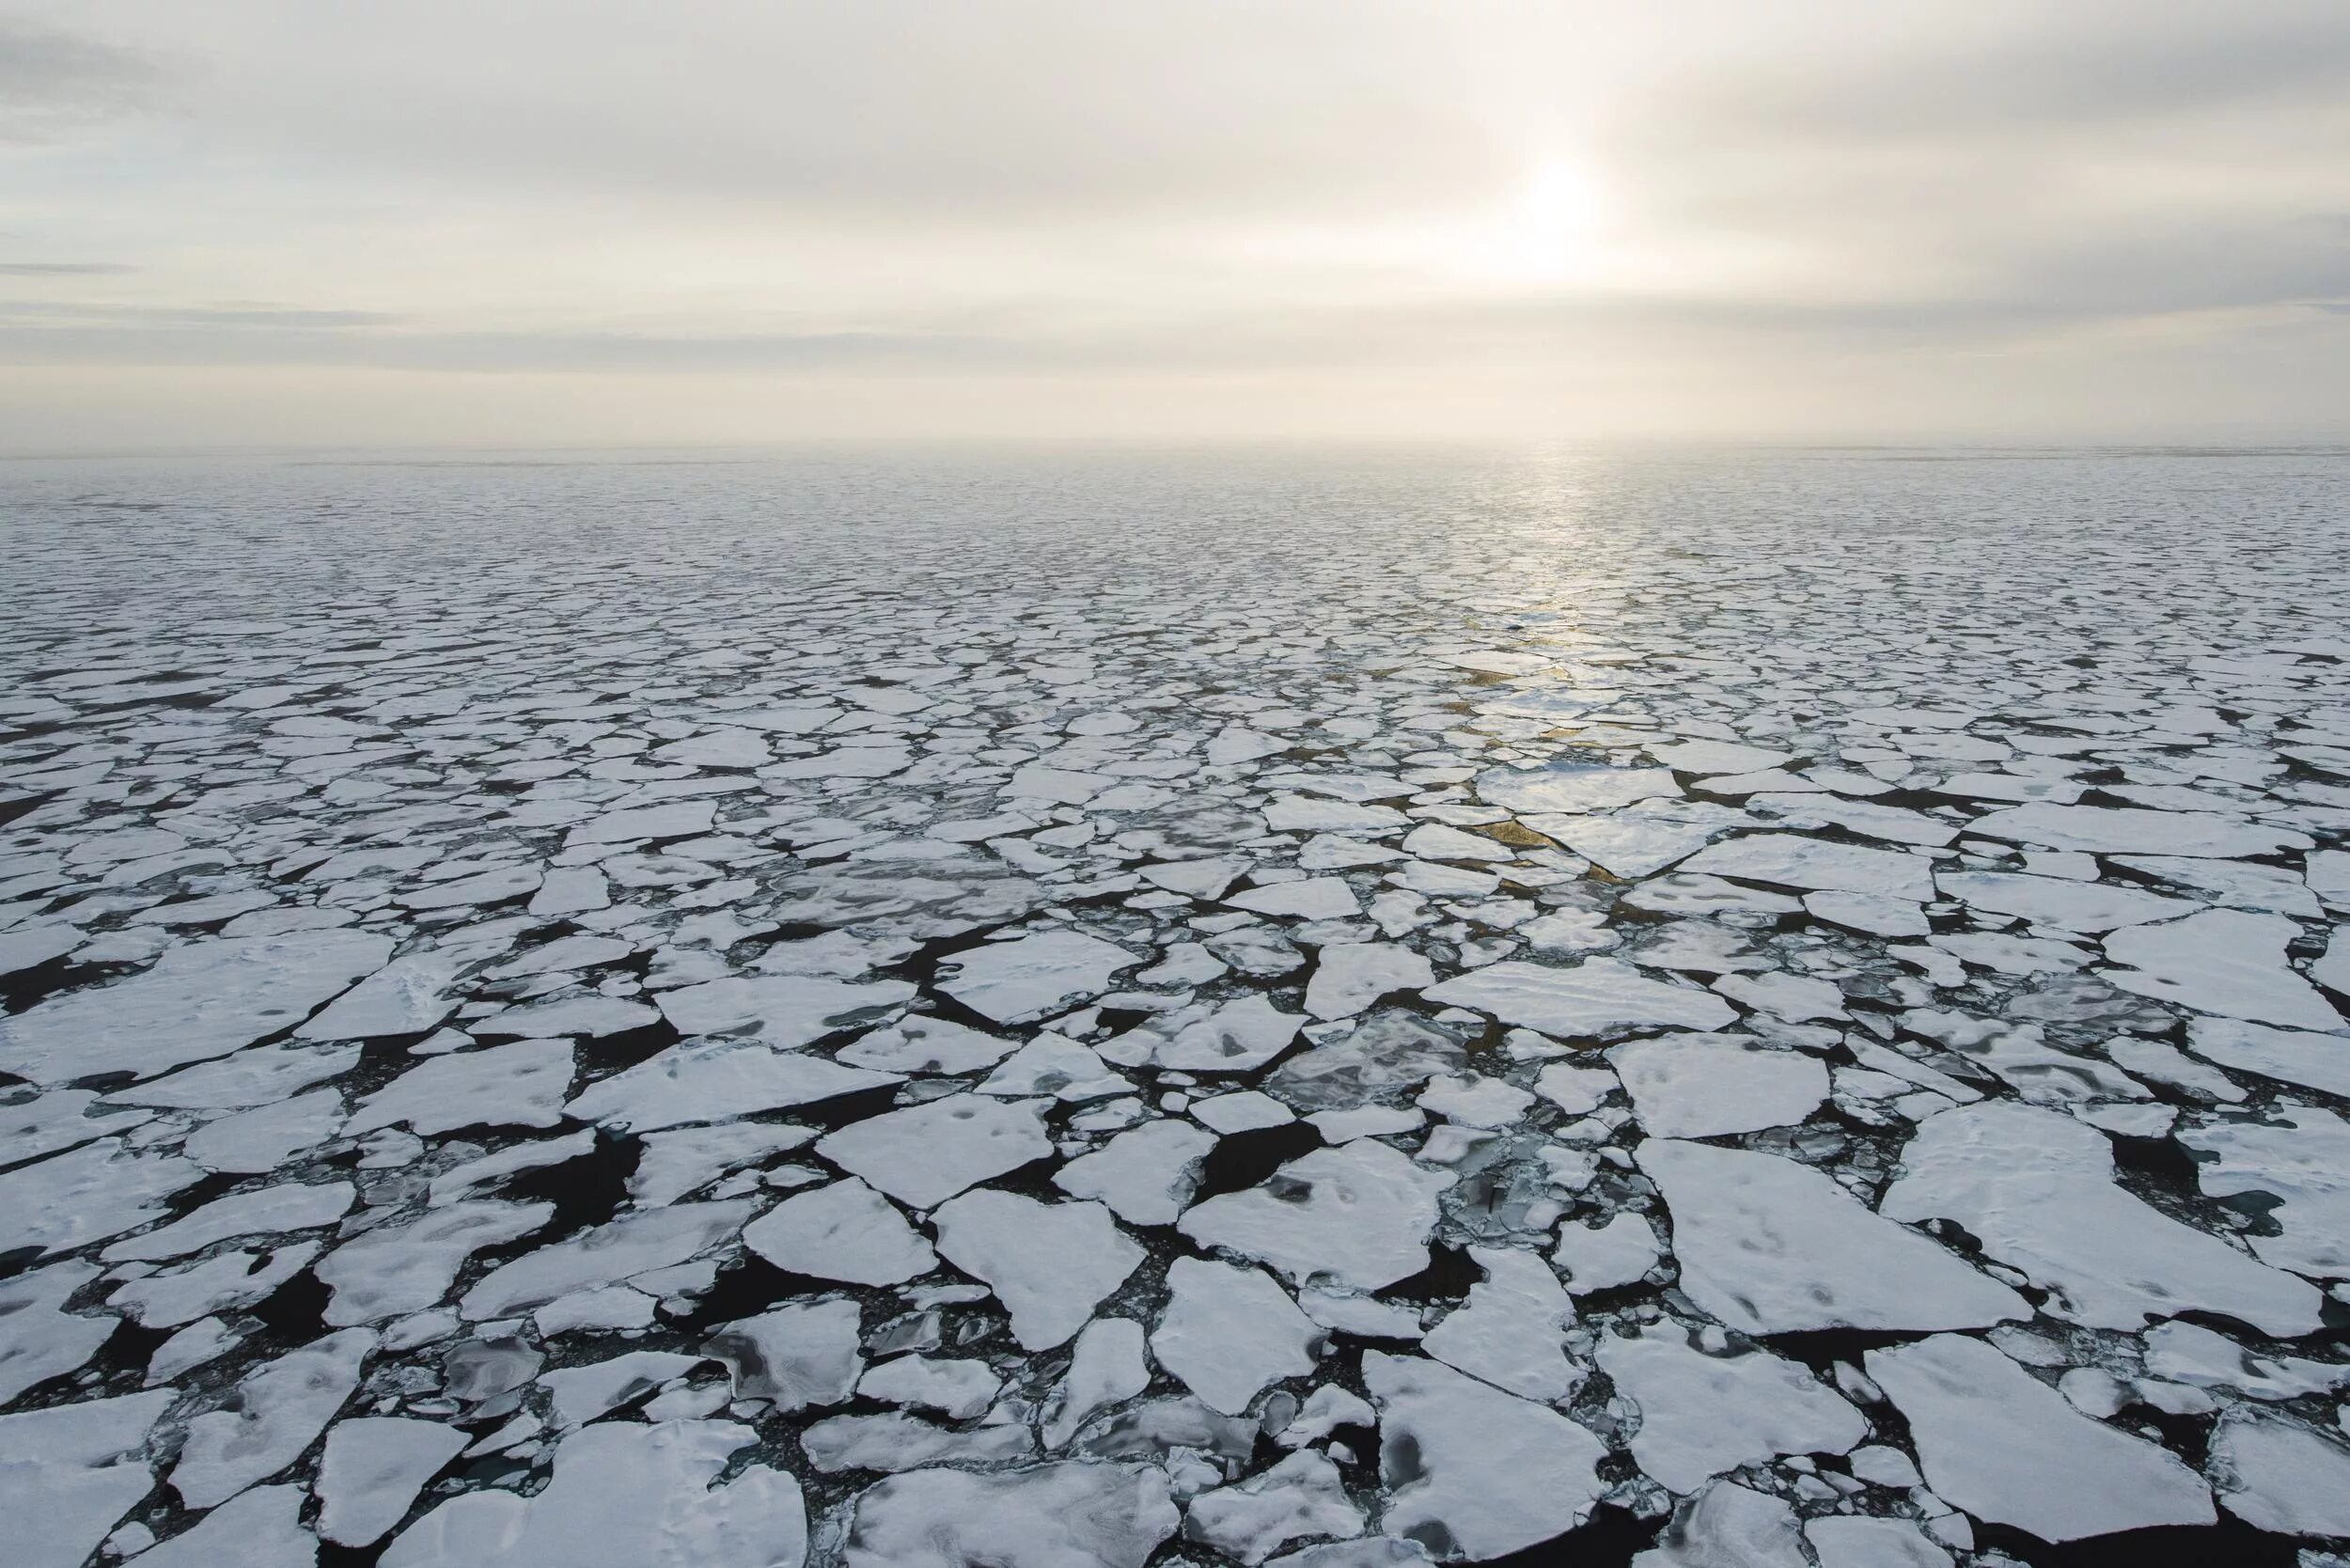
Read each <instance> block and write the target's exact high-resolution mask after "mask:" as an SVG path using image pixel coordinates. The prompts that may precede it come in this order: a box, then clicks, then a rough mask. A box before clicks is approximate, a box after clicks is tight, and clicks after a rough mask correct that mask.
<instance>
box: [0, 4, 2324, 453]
mask: <svg viewBox="0 0 2350 1568" xmlns="http://www.w3.org/2000/svg"><path fill="white" fill-rule="evenodd" d="M0 167H5V169H6V171H7V178H6V180H5V185H4V186H0V452H5V453H8V454H50V453H71V452H82V451H161V450H189V449H196V450H212V449H257V448H258V449H313V450H321V449H344V450H362V449H384V448H399V447H411V448H414V447H443V448H483V447H514V448H522V447H531V448H540V449H545V448H556V447H575V448H598V449H601V448H606V447H638V448H642V447H682V446H705V447H736V446H770V445H789V444H795V443H804V442H811V441H826V440H842V439H857V440H888V441H917V442H918V441H951V440H971V439H1006V438H1016V439H1021V440H1037V439H1043V440H1092V441H1126V442H1146V443H1158V442H1165V443H1173V444H1184V443H1199V442H1212V441H1221V440H1230V439H1234V438H1251V439H1262V440H1272V441H1309V442H1363V441H1389V442H1416V443H1430V444H1448V443H1455V442H1464V441H1470V442H1484V441H1502V442H1527V441H1563V442H1567V443H1570V444H1572V443H1629V444H1645V443H1667V444H1677V443H1693V444H1706V443H1727V444H1741V443H1753V444H1763V445H1775V446H1776V445H1792V446H1813V445H1846V444H1852V445H1896V446H1898V445H1911V444H1932V443H1955V444H1964V445H1991V446H2000V445H2016V446H2028V447H2029V446H2050V445H2056V446H2060V445H2065V444H2070V443H2080V442H2085V443H2095V444H2107V443H2111V444H2128V445H2152V446H2161V445H2174V444H2187V445H2200V444H2210V445H2223V446H2224V445H2254V446H2258V445H2267V444H2297V443H2311V442H2315V443H2328V442H2335V441H2341V440H2343V439H2345V438H2350V8H2343V7H2342V6H2340V5H2338V4H2318V3H2305V0H2264V3H2260V4H2254V5H2250V6H2246V7H2241V8H2232V9H2230V10H2228V11H2226V12H2224V13H2223V12H2219V11H2217V10H2207V9H2204V8H2197V9H2195V10H2193V11H2191V12H2190V11H2178V12H2176V13H2166V14H2152V13H2150V12H2149V11H2148V10H2147V9H2146V8H2139V7H2125V6H2123V5H2121V4H2119V3H2117V0H2091V3H2087V4H2082V5H2076V6H2073V7H2068V8H2063V9H2062V10H2061V11H2057V10H2053V9H2051V8H2045V7H2035V6H2027V5H2022V4H1997V5H1989V6H1967V7H1963V8H1962V7H1959V6H1956V5H1950V4H1936V5H1931V6H1926V7H1921V8H1904V9H1902V10H1899V11H1894V10H1889V9H1887V8H1882V7H1874V6H1868V5H1863V4H1859V3H1857V0H1823V3H1813V4H1805V5H1794V4H1778V3H1773V4H1751V5H1736V4H1731V3H1729V0H1701V3H1692V4H1685V5H1683V6H1678V7H1673V8H1658V9H1656V10H1653V11H1642V12H1638V13H1637V14H1626V13H1622V12H1620V11H1618V10H1616V9H1612V8H1600V7H1596V6H1588V5H1563V6H1546V7H1538V6H1532V5H1519V4H1497V5H1493V6H1488V7H1480V8H1473V9H1470V8H1435V7H1430V6H1426V5H1419V4H1406V3H1402V0H1370V3H1360V4H1344V5H1341V4H1337V3H1335V0H1302V3H1298V4H1293V5H1288V6H1283V7H1279V8H1256V7H1246V6H1241V5H1237V4H1230V3H1215V4H1202V5H1186V6H1183V7H1172V6H1165V5H1157V4H1136V5H1131V6H1122V7H1117V8H1096V7H1087V6H1080V5H1075V4H1071V3H1067V0H1021V3H1013V4H1003V5H996V6H990V7H984V8H960V7H949V6H942V5H936V4H930V3H924V0H901V3H898V4H865V5H841V4H834V3H830V0H826V3H822V4H811V5H802V6H796V7H792V8H788V9H775V8H762V7H757V6H753V5H750V4H748V3H747V0H684V3H681V4H679V5H677V6H673V7H669V8H665V9H664V10H663V11H662V12H660V13H659V14H658V15H655V14H653V13H650V12H645V11H640V10H639V9H637V8H630V7H624V6H619V5H613V4H608V3H597V4H586V5H579V4H574V5H570V6H560V7H558V6H554V5H551V4H545V3H543V0H515V3H509V4H505V5H501V6H497V7H494V8H466V7H462V6H458V5H456V4H453V3H450V0H415V3H413V4H410V5H406V6H402V7H400V8H397V10H386V11H384V12H381V13H370V12H349V11H345V10H339V9H327V8H316V7H305V6H297V5H292V4H290V3H288V0H219V3H217V4H214V5H211V6H207V7H204V8H186V7H174V6H168V5H164V4H161V3H159V0H84V3H83V4H79V5H76V6H72V7H66V6H63V5H59V4H54V3H50V4H38V5H26V4H23V3H21V0H0Z"/></svg>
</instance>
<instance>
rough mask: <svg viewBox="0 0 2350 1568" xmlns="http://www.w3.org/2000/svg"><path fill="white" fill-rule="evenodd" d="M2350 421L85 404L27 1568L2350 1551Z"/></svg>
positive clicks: (0, 1087) (2115, 1558)
mask: <svg viewBox="0 0 2350 1568" xmlns="http://www.w3.org/2000/svg"><path fill="white" fill-rule="evenodd" d="M2346 481H2350V460H2345V457H2344V455H2343V454H2338V453H2328V452H2284V453H2268V454H2257V455H2247V454H2215V453H2203V454H2197V453H2179V452H2166V453H2141V454H2127V453H2095V452H2061V453H1965V452H1860V453H1829V452H1814V453H1785V454H1751V455H1743V456H1717V457H1710V458H1704V457H1663V456H1651V457H1640V458H1597V457H1589V456H1584V457H1575V456H1561V457H1555V458H1548V459H1533V458H1528V459H1507V460H1505V459H1500V458H1474V457H1466V456H1452V457H1444V456H1426V457H1413V458H1404V457H1387V458H1379V459H1371V458H1347V457H1341V456H1324V457H1318V458H1308V457H1284V458H1275V457H1269V456H1264V455H1247V454H1223V455H1214V454H1199V453H1195V454H1187V455H1176V454H1167V455H1157V456H1152V455H1142V454H1126V455H1116V456H1113V455H1102V454H1097V455H1092V456H1058V457H1056V456H1049V455H1042V454H1037V455H1027V456H1004V455H996V456H986V455H979V454H964V455H951V454H929V455H924V454H914V453H901V454H884V453H874V454H871V455H869V456H862V457H840V456H834V457H829V458H818V457H797V458H790V459H768V460H760V461H715V460H696V459H680V460H677V461H665V462H646V463H637V462H629V463H617V462H568V461H564V460H561V459H559V458H557V459H541V460H533V461H524V462H514V463H500V462H464V463H293V462H280V463H251V462H247V463H226V462H221V463H203V462H188V463H177V464H145V465H141V464H130V463H114V464H106V463H56V464H44V463H15V464H10V465H8V467H7V469H6V470H5V471H0V530H5V532H4V533H0V550H4V552H5V560H6V563H7V564H6V567H5V579H6V586H7V590H8V591H7V593H6V594H5V596H0V971H5V974H4V975H0V984H4V985H5V988H6V1002H7V1009H8V1011H7V1013H6V1016H5V1017H4V1018H0V1519H5V1520H6V1521H7V1524H6V1531H7V1544H6V1547H5V1549H0V1557H5V1559H6V1560H7V1561H8V1563H9V1564H10V1565H11V1568H75V1565H77V1564H82V1563H84V1562H86V1561H97V1562H102V1563H111V1562H114V1561H118V1560H126V1559H127V1560H132V1561H134V1562H136V1563H139V1564H142V1565H148V1568H209V1565H214V1564H227V1563H234V1564H239V1565H243V1568H289V1565H295V1564H304V1565H307V1564H312V1563H319V1564H330V1565H331V1564H367V1563H381V1564H382V1565H383V1568H435V1565H439V1568H485V1565H499V1564H510V1565H514V1568H689V1565H691V1568H798V1565H800V1564H802V1563H813V1564H832V1563H841V1564H847V1565H849V1568H952V1565H956V1564H985V1565H988V1568H1088V1565H1092V1564H1107V1565H1110V1568H1141V1565H1142V1564H1145V1563H1152V1564H1167V1563H1179V1562H1180V1563H1190V1564H1202V1565H1205V1564H1211V1563H1227V1562H1237V1563H1244V1564H1252V1565H1253V1564H1258V1563H1268V1562H1269V1563H1279V1564H1285V1565H1289V1568H1389V1565H1402V1564H1411V1563H1418V1562H1423V1561H1427V1560H1437V1561H1493V1560H1510V1561H1515V1562H1520V1563H1527V1564H1560V1565H1567V1568H1582V1565H1587V1564H1588V1565H1609V1564H1623V1563H1636V1564H1638V1565H1640V1568H1782V1565H1783V1568H1797V1565H1803V1564H1810V1565H1816V1568H1947V1565H1951V1564H1958V1563H1967V1564H2007V1563H2013V1562H2022V1563H2030V1564H2087V1563H2092V1562H2093V1563H2131V1564H2155V1565H2160V1564H2170V1563H2190V1562H2191V1563H2198V1564H2206V1563H2209V1564H2217V1563H2225V1564H2229V1565H2232V1568H2233V1565H2247V1564H2250V1565H2258V1564H2294V1563H2296V1562H2297V1563H2299V1564H2302V1565H2317V1564H2339V1563H2342V1562H2344V1561H2345V1560H2350V1558H2346V1557H2345V1556H2344V1554H2345V1553H2350V1431H2345V1426H2346V1425H2350V1415H2345V1409H2346V1408H2350V1407H2345V1405H2344V1403H2343V1400H2344V1396H2345V1393H2346V1392H2350V1336H2346V1335H2345V1325H2350V1120H2345V1116H2346V1115H2350V1021H2345V1018H2344V1016H2343V1014H2342V1011H2340V1009H2341V1008H2342V1006H2343V1005H2346V1004H2350V847H2345V846H2350V581H2346V578H2345V571H2346V569H2350V548H2345V546H2346V545H2350V516H2346V515H2345V512H2346V511H2350V482H2346ZM2338 922H2341V923H2338Z"/></svg>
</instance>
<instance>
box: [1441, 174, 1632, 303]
mask: <svg viewBox="0 0 2350 1568" xmlns="http://www.w3.org/2000/svg"><path fill="white" fill-rule="evenodd" d="M1604 217H1605V196H1604V193H1603V192H1602V191H1601V189H1600V184H1599V181H1598V180H1597V179H1595V178H1594V177H1593V176H1592V174H1591V173H1590V170H1589V169H1587V168H1584V167H1583V166H1581V165H1577V164H1574V163H1570V162H1568V161H1567V160H1565V159H1552V160H1549V161H1548V162H1545V163H1543V165H1540V166H1538V167H1537V168H1536V169H1535V170H1534V172H1533V174H1532V175H1531V176H1530V177H1528V180H1527V182H1526V185H1525V187H1524V189H1523V190H1522V191H1521V192H1520V193H1519V196H1518V198H1517V200H1516V202H1515V203H1514V204H1513V205H1512V207H1511V208H1510V210H1509V211H1508V212H1506V213H1505V214H1503V215H1502V217H1501V218H1500V219H1499V220H1498V221H1497V222H1496V223H1495V224H1494V225H1493V226H1492V227H1489V228H1487V229H1485V230H1484V231H1483V232H1481V233H1479V234H1477V235H1476V236H1475V237H1474V241H1473V246H1472V251H1471V255H1472V258H1473V261H1474V270H1476V271H1478V272H1481V273H1485V274H1489V275H1492V276H1496V277H1501V278H1506V279H1510V280H1512V281H1516V282H1522V283H1563V282H1566V281H1568V280H1570V279H1572V278H1575V277H1577V276H1580V275H1582V274H1584V273H1586V272H1588V271H1589V270H1590V265H1591V262H1592V260H1593V258H1594V255H1595V253H1596V250H1597V244H1598V239H1599V233H1600V228H1601V226H1602V222H1603V219H1604Z"/></svg>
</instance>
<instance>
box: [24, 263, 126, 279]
mask: <svg viewBox="0 0 2350 1568" xmlns="http://www.w3.org/2000/svg"><path fill="white" fill-rule="evenodd" d="M137 270H138V269H137V268H135V267H132V266H129V265H126V264H125V263H123V262H120V261H0V277H100V276H104V275H108V274H115V273H128V272H136V271H137Z"/></svg>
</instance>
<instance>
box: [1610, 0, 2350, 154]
mask: <svg viewBox="0 0 2350 1568" xmlns="http://www.w3.org/2000/svg"><path fill="white" fill-rule="evenodd" d="M2345 92H2350V7H2344V6H2342V5H2340V4H2337V3H2335V0H2276V3H2272V4H2267V5H2264V6H2254V7H2244V6H2230V7H2210V8H2204V7H2182V8H2159V7H2148V6H2143V5H2138V4H2131V5H2129V6H2127V7H2125V8H2119V9H2117V8H2110V7H2101V6H2088V5H2084V6H2077V7H2069V8H2064V9H2060V10H2055V11H2051V12H2049V13H2048V15H2047V24H2046V25H2045V26H2040V27H2034V28H2031V29H2029V30H2028V31H2024V32H2019V33H2012V34H2008V35H2005V36H2000V37H1996V38H1991V39H1981V40H1977V41H1974V42H1972V43H1969V44H1966V45H1964V46H1957V47H1953V46H1949V45H1940V46H1935V45H1925V44H1912V45H1910V46H1908V47H1906V48H1897V49H1894V50H1891V51H1887V52H1885V53H1882V54H1875V55H1871V56H1869V57H1868V58H1867V59H1866V60H1865V61H1862V60H1857V59H1851V58H1844V57H1840V56H1838V55H1822V56H1818V57H1813V58H1809V59H1805V60H1802V61H1800V62H1798V63H1794V64H1790V63H1788V62H1784V61H1781V62H1769V63H1763V62H1750V63H1747V64H1746V65H1743V66H1742V67H1741V69H1739V70H1738V71H1736V72H1735V73H1726V74H1723V75H1718V76H1716V77H1714V78H1713V79H1711V80H1706V81H1700V82H1697V83H1684V84H1682V85H1681V86H1677V87H1676V88H1675V89H1673V90H1672V91H1671V92H1669V93H1668V94H1667V95H1665V97H1664V98H1663V99H1661V100H1660V101H1659V102H1658V103H1656V104H1655V105H1654V107H1655V108H1657V109H1658V110H1660V111H1661V110H1666V109H1671V108H1677V109H1678V110H1679V111H1680V112H1679V113H1661V112H1660V113H1657V114H1654V115H1653V116H1651V117H1650V118H1649V119H1648V121H1647V123H1648V126H1649V128H1650V129H1651V130H1652V131H1653V132H1654V133H1657V134H1658V135H1659V136H1660V137H1661V138H1663V139H1668V140H1672V139H1680V140H1696V139H1721V140H1734V139H1737V138H1741V137H1747V136H1752V135H1755V134H1762V135H1764V136H1770V137H1783V138H1789V139H1822V140H1830V141H1837V140H1845V139H1849V138H1856V137H1863V138H1868V139H1869V140H1870V141H1872V142H1876V143H1894V144H1899V143H1904V142H1914V141H1919V140H1932V139H1936V138H1943V137H1948V136H1951V135H1952V134H1954V133H1966V134H1967V135H1969V136H1990V137H1993V138H1995V139H1998V140H2013V139H2017V138H2029V137H2034V136H2039V135H2044V134H2045V133H2048V132H2049V131H2050V130H2052V129H2057V130H2062V129H2066V128H2093V127H2098V126H2109V125H2112V124H2114V123H2116V122H2120V121H2127V120H2133V119H2149V118H2152V119H2161V120H2173V121H2175V120H2180V119H2184V118H2191V117H2194V116H2197V115H2201V114H2206V113H2209V112H2212V111H2216V110H2222V109H2242V108H2249V109H2252V110H2256V111H2263V112H2274V111H2278V110H2280V109H2284V108H2287V107H2290V106H2293V105H2295V104H2305V103H2316V104H2321V105H2322V104H2326V103H2336V104H2338V103H2339V102H2341V97H2342V94H2343V93H2345Z"/></svg>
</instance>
